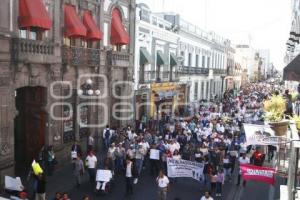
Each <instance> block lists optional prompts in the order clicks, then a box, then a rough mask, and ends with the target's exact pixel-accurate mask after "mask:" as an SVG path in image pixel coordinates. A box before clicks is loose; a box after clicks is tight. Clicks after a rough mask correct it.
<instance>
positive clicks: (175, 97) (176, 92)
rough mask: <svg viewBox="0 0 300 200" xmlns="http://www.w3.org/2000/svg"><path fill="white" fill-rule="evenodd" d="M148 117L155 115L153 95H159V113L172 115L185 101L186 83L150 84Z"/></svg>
mask: <svg viewBox="0 0 300 200" xmlns="http://www.w3.org/2000/svg"><path fill="white" fill-rule="evenodd" d="M150 91H151V96H150V117H154V116H156V112H157V110H156V109H157V107H156V106H157V104H155V96H158V97H159V110H158V112H159V115H160V116H162V115H170V116H171V115H173V114H174V113H175V114H176V113H178V112H179V110H178V109H179V108H180V107H183V108H184V105H185V103H186V85H185V84H182V85H179V84H177V83H154V84H152V85H151V90H150Z"/></svg>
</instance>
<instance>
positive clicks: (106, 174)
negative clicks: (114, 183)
mask: <svg viewBox="0 0 300 200" xmlns="http://www.w3.org/2000/svg"><path fill="white" fill-rule="evenodd" d="M111 178H112V173H111V171H110V170H102V169H99V170H97V174H96V181H101V182H109V181H110V179H111Z"/></svg>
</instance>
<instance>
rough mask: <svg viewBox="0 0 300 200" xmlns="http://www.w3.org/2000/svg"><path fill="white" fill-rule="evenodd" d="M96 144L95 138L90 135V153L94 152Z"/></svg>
mask: <svg viewBox="0 0 300 200" xmlns="http://www.w3.org/2000/svg"><path fill="white" fill-rule="evenodd" d="M94 143H95V140H94V137H93V136H92V135H90V136H89V139H88V152H89V151H92V150H93V148H94Z"/></svg>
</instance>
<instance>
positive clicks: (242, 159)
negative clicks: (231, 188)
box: [236, 153, 250, 187]
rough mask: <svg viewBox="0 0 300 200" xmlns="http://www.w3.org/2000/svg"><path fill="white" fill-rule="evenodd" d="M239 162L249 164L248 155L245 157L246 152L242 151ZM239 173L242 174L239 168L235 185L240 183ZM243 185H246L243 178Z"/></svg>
mask: <svg viewBox="0 0 300 200" xmlns="http://www.w3.org/2000/svg"><path fill="white" fill-rule="evenodd" d="M239 163H240V164H249V163H250V159H249V158H248V157H246V153H243V155H242V157H240V159H239ZM241 175H242V171H241V170H240V172H239V175H238V182H237V184H236V185H237V186H239V185H240V181H241ZM243 186H244V187H245V186H246V181H245V180H243Z"/></svg>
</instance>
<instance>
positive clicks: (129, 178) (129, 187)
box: [125, 158, 136, 195]
mask: <svg viewBox="0 0 300 200" xmlns="http://www.w3.org/2000/svg"><path fill="white" fill-rule="evenodd" d="M125 177H126V195H130V194H133V179H134V177H136V172H135V166H134V164H133V162H132V161H131V160H130V159H129V158H127V159H126V174H125Z"/></svg>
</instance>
